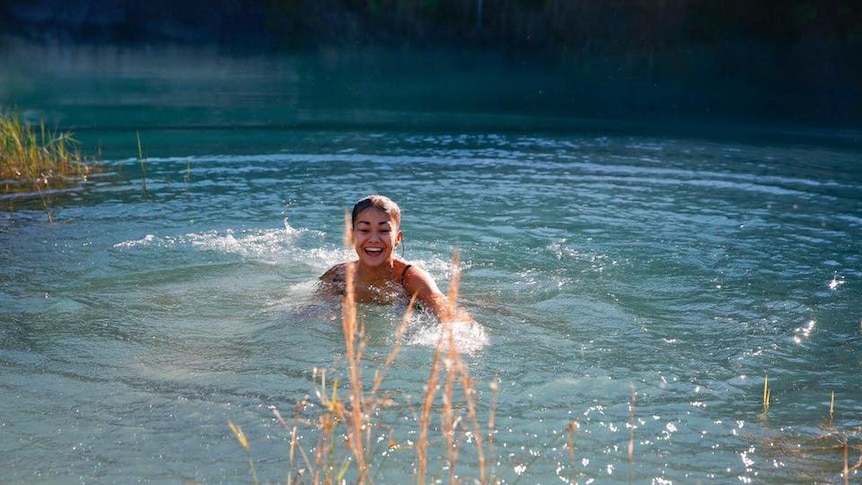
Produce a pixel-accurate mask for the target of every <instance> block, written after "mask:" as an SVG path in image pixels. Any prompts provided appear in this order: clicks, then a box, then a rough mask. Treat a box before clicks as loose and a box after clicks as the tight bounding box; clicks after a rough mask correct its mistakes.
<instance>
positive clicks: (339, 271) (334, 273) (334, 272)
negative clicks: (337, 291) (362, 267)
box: [320, 262, 348, 283]
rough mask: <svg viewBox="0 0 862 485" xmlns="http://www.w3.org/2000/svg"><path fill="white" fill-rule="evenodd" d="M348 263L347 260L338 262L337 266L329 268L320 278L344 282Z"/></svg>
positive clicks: (326, 280) (332, 281) (324, 280)
mask: <svg viewBox="0 0 862 485" xmlns="http://www.w3.org/2000/svg"><path fill="white" fill-rule="evenodd" d="M347 264H348V263H346V262H344V263H338V264H336V265H335V266H333V267H331V268H329V269H328V270H326V272H325V273H323V274H322V275H321V276H320V280H321V281H323V282H324V283H343V282H344V278H345V276H344V275H345V273H346V268H347Z"/></svg>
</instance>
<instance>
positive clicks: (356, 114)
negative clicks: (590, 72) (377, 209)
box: [0, 50, 862, 484]
mask: <svg viewBox="0 0 862 485" xmlns="http://www.w3.org/2000/svg"><path fill="white" fill-rule="evenodd" d="M39 56H41V57H39ZM333 56H335V54H334V53H330V54H329V57H326V56H324V57H320V58H305V57H288V58H276V59H273V58H266V57H261V58H251V59H242V58H229V57H221V56H217V55H214V54H212V53H208V54H206V55H192V56H189V55H188V54H187V53H183V52H161V51H154V52H145V53H143V54H141V53H138V54H137V55H131V54H129V53H124V52H123V51H95V52H94V51H89V50H82V51H72V52H64V51H38V52H35V53H34V52H26V53H24V54H18V55H16V54H14V53H12V54H10V53H7V54H6V57H5V61H4V62H5V65H4V69H3V70H2V74H0V96H2V98H0V99H2V101H0V102H2V104H3V105H5V106H9V105H15V106H17V107H18V108H19V109H20V110H21V111H22V113H23V115H24V116H26V117H30V118H35V119H38V118H47V119H50V120H55V122H57V123H59V124H61V125H62V126H71V127H73V128H74V130H75V132H76V134H77V137H78V138H79V139H80V140H81V141H82V143H83V144H84V146H85V147H95V146H98V147H100V149H101V151H102V159H103V161H104V166H105V168H106V172H105V173H104V174H102V175H100V176H96V177H93V178H92V179H91V180H90V182H89V183H88V184H87V185H86V186H85V187H84V189H83V190H82V191H80V192H72V193H69V194H66V195H58V196H56V198H55V200H54V215H55V217H56V219H57V222H56V223H54V224H49V223H47V222H46V216H45V214H44V212H42V211H41V210H40V209H39V207H38V206H35V205H34V206H28V205H26V204H25V203H24V202H21V201H19V200H17V199H15V200H12V199H4V200H3V201H2V202H3V204H4V205H5V206H6V207H8V206H9V205H13V206H14V207H15V209H16V210H15V211H14V212H6V211H4V212H3V213H2V214H0V264H2V266H0V267H2V271H0V322H2V325H0V342H2V345H0V388H2V394H3V398H2V401H0V470H2V472H0V475H2V480H3V481H4V482H5V483H45V484H51V483H63V484H66V483H88V484H89V483H130V482H140V483H166V484H167V483H190V482H194V483H208V484H214V483H249V482H251V477H250V473H249V469H248V461H247V456H246V454H245V452H244V451H243V450H242V448H241V447H240V446H239V444H238V443H237V442H236V440H235V439H234V437H233V436H232V434H231V432H230V430H229V428H228V426H227V422H228V420H231V421H233V422H235V423H237V424H239V425H240V426H241V427H242V428H243V429H244V431H245V432H246V434H247V435H248V437H249V441H250V444H251V453H250V454H251V456H252V458H253V459H254V462H255V465H256V470H257V473H258V476H259V478H260V479H261V481H262V482H266V483H284V482H285V481H286V475H287V472H288V462H287V456H288V454H289V443H290V439H289V435H288V433H287V432H286V431H285V430H284V429H283V428H282V427H281V425H280V424H278V423H277V422H276V420H275V419H274V416H273V414H272V413H271V411H270V406H275V407H276V408H278V409H279V410H281V412H282V413H283V414H284V415H285V416H292V414H293V408H294V406H295V404H296V403H297V402H298V401H299V400H301V399H303V398H304V397H306V396H311V397H309V399H310V401H312V402H316V398H314V397H313V396H314V394H313V391H314V382H313V369H314V368H322V369H329V370H330V372H332V373H334V374H336V375H337V373H338V372H339V369H341V368H343V367H342V364H343V360H342V358H343V353H344V350H343V342H342V340H341V336H340V329H339V326H338V324H337V323H333V319H334V318H335V317H336V315H337V309H336V308H334V307H333V306H331V305H327V304H326V303H323V302H319V301H317V300H315V298H314V297H313V288H314V280H315V278H316V277H317V276H319V275H320V274H321V273H322V272H323V271H324V270H325V269H326V268H327V267H328V266H329V265H331V264H333V263H335V262H337V261H339V260H340V259H341V258H342V255H343V250H342V249H341V238H342V224H343V214H344V210H345V209H347V208H349V206H350V204H351V203H352V202H353V201H354V200H356V199H358V198H359V197H361V196H363V195H366V194H368V193H373V192H380V193H384V194H387V195H389V196H391V197H392V198H393V199H395V200H396V201H398V202H399V203H400V204H401V206H402V209H403V210H404V221H403V230H404V233H405V237H404V241H405V245H404V246H405V248H406V249H405V250H404V257H405V258H407V259H409V260H411V261H414V262H416V263H418V264H420V265H421V266H423V267H425V268H426V269H428V270H429V271H430V272H431V273H432V275H434V276H435V277H436V278H437V280H438V282H439V283H440V284H441V286H443V287H444V288H445V287H447V286H448V283H447V282H448V279H449V277H450V276H451V269H450V264H449V262H450V256H451V254H452V252H453V250H454V249H455V248H457V250H458V252H459V254H460V257H461V260H462V263H461V267H462V269H463V274H462V278H463V279H462V284H461V294H460V300H461V303H462V304H463V306H465V307H466V308H467V309H468V310H469V311H470V312H471V313H472V314H473V315H474V316H475V318H476V319H477V320H478V321H479V322H480V323H481V324H482V331H475V330H474V331H469V330H468V329H463V328H462V329H461V330H462V333H460V334H459V337H458V338H459V344H460V345H462V347H463V349H464V350H465V351H466V352H468V353H467V354H465V359H466V361H467V362H468V364H469V371H470V374H471V376H472V377H473V378H474V380H475V381H476V383H477V388H478V389H479V394H478V396H477V397H478V399H479V401H480V403H481V404H480V408H479V413H480V418H481V419H482V421H483V423H486V422H487V420H488V418H489V415H490V411H491V401H492V397H493V392H492V391H491V388H490V384H491V383H492V382H497V383H498V384H499V393H498V396H497V398H496V404H495V406H494V408H493V411H494V416H495V419H496V423H495V429H496V434H495V436H494V447H493V452H492V456H493V458H492V459H491V461H490V465H489V468H490V470H491V473H492V474H493V475H494V476H495V477H498V478H499V480H500V481H501V482H503V483H555V482H565V481H566V480H571V481H572V482H577V483H654V484H668V483H776V484H778V483H842V481H843V479H842V477H841V475H840V474H841V469H842V467H843V452H842V451H841V450H840V449H839V448H836V447H835V446H836V445H838V444H839V443H840V441H841V440H842V439H843V438H844V437H849V439H850V444H851V445H853V446H855V447H856V448H851V449H850V454H849V455H850V456H849V460H850V465H851V466H852V465H853V463H855V460H858V459H859V454H860V451H859V449H858V446H859V442H860V436H859V427H860V426H862V420H860V415H862V414H860V411H862V388H860V385H859V379H858V376H859V372H860V370H862V369H860V366H862V339H861V338H860V332H862V328H860V326H862V247H860V241H862V196H860V195H859V194H860V193H862V191H860V190H861V189H862V161H860V150H859V149H858V135H857V134H855V133H853V132H847V131H845V132H839V131H828V130H826V131H823V130H821V131H815V130H811V129H806V128H798V127H797V128H792V129H789V128H788V127H786V126H778V125H770V126H766V127H761V129H760V130H759V131H757V130H754V131H753V130H752V129H751V126H750V125H749V126H742V127H741V128H740V129H738V130H736V131H734V130H733V129H732V127H728V126H727V125H722V127H717V126H713V127H712V129H709V130H705V131H702V132H696V131H695V130H691V129H683V128H684V127H681V126H675V127H668V126H667V125H665V128H667V129H666V131H665V132H662V129H659V128H657V127H654V126H650V125H641V124H632V123H631V122H630V121H626V122H624V121H619V120H617V121H614V120H605V121H602V122H597V123H595V124H592V123H590V122H588V121H587V120H584V119H581V120H574V121H572V120H568V121H565V120H562V121H561V118H560V117H559V113H556V112H555V108H554V105H555V103H553V102H551V103H548V105H544V106H539V107H537V106H536V105H535V104H531V103H530V102H529V101H530V99H531V98H530V96H531V95H529V94H525V95H523V96H521V97H518V96H517V93H518V90H517V89H516V87H517V86H519V85H523V84H521V82H522V81H523V83H526V84H527V85H529V83H530V82H534V83H535V82H538V81H536V80H537V79H540V77H537V76H538V75H536V74H522V75H523V76H524V78H522V79H519V78H516V77H509V78H507V80H508V81H507V82H509V81H510V82H511V84H506V86H505V87H500V86H497V87H496V88H495V89H494V90H492V91H491V92H490V93H487V94H482V93H483V91H482V90H481V89H480V88H479V86H481V85H482V84H483V83H484V82H485V81H489V80H488V79H485V80H483V78H482V77H481V76H480V75H479V74H476V73H475V72H473V71H470V73H468V74H466V75H465V77H464V79H463V80H464V84H465V85H464V86H460V87H459V86H457V85H454V86H453V85H452V84H453V83H454V81H450V83H449V85H447V86H442V87H440V89H441V90H442V91H440V92H441V93H444V94H445V93H449V94H451V95H452V96H442V94H441V97H440V99H436V98H434V95H433V92H434V91H433V89H432V88H433V86H434V85H435V83H437V84H439V82H440V80H447V79H452V78H457V74H456V72H457V70H455V69H454V68H455V67H458V65H457V63H456V65H455V66H454V67H453V66H448V68H449V69H450V70H448V71H444V72H439V73H437V74H436V77H435V78H433V79H426V77H425V76H424V74H426V73H427V71H428V68H427V67H414V68H413V70H409V69H408V70H405V71H404V72H397V69H395V68H393V67H392V66H390V65H389V64H387V63H386V62H384V61H372V60H370V59H371V57H369V58H362V57H360V58H359V60H353V59H346V58H337V57H333ZM34 58H38V59H40V60H41V61H40V62H24V59H28V60H32V59H34ZM375 62H378V63H377V64H376V63H375ZM411 65H412V64H411ZM419 65H420V66H422V63H421V62H420V63H419ZM494 66H497V67H494ZM371 67H374V69H372V68H371ZM438 67H439V66H438ZM378 68H379V69H378ZM495 69H501V68H500V67H499V65H498V64H492V65H491V66H490V67H489V68H488V70H489V72H490V74H489V76H490V77H491V78H493V77H499V76H498V74H499V72H497V71H495ZM511 76H515V75H514V74H511ZM541 79H545V78H541ZM548 79H549V78H548ZM420 80H424V81H422V82H419V81H420ZM513 86H514V87H513ZM507 90H508V91H507ZM503 91H506V92H510V93H513V94H512V97H511V98H508V99H509V100H508V102H507V103H505V104H503V105H501V106H500V107H498V108H494V107H493V99H494V98H495V97H497V96H499V93H500V92H503ZM521 94H523V93H521ZM459 95H460V96H461V97H460V98H459V97H458V96H459ZM483 96H485V97H483ZM517 106H521V107H523V110H521V111H519V110H517V109H514V108H513V107H517ZM495 109H496V110H495ZM531 127H534V128H531ZM136 132H137V133H139V134H140V135H141V139H142V145H143V149H144V152H145V156H146V157H147V160H146V179H144V177H143V174H142V172H141V164H140V163H139V162H138V160H137V159H136V158H137V155H136V152H137V146H136V141H135V140H136ZM662 133H664V134H662ZM697 133H699V135H698V134H697ZM853 140H857V141H853ZM144 182H145V183H144ZM401 310H402V308H364V309H362V312H361V315H362V318H363V319H364V321H365V322H366V325H367V327H368V333H369V342H368V349H367V356H366V360H367V361H368V363H369V368H371V367H374V366H376V365H380V364H381V363H382V362H383V360H384V358H385V356H386V355H387V353H388V351H389V349H390V347H391V345H392V343H393V341H394V337H393V335H394V329H395V328H396V327H397V325H398V322H399V321H400V311H401ZM436 335H439V328H437V326H436V325H435V323H434V322H433V321H431V320H430V319H428V318H423V317H418V318H414V320H413V321H411V322H410V324H409V326H408V329H407V334H406V336H405V339H406V340H405V345H404V346H403V347H402V349H401V353H400V354H399V357H398V359H397V360H396V361H395V363H394V364H393V365H392V368H391V369H390V370H389V374H388V375H387V379H386V381H385V382H386V383H385V384H384V391H385V394H386V395H387V396H389V397H390V398H391V399H392V400H393V402H394V406H393V407H392V408H390V409H388V410H386V411H384V412H383V414H382V415H381V417H380V420H381V421H382V422H383V423H384V424H386V425H388V426H389V428H387V427H381V428H380V429H379V430H374V433H375V437H377V436H380V437H388V436H390V435H391V436H393V437H394V438H395V439H396V440H398V441H399V442H402V443H404V442H406V441H407V440H410V439H412V440H415V439H416V430H417V427H416V425H415V412H416V409H417V408H416V406H418V404H417V403H418V402H419V400H420V398H421V395H422V392H423V387H422V386H423V384H424V383H425V381H426V379H427V377H428V369H429V367H428V365H429V363H430V360H431V355H432V349H433V344H434V342H435V337H436ZM766 375H768V376H769V382H770V388H771V407H770V409H769V411H768V413H767V414H766V415H765V416H761V415H760V414H761V411H762V393H763V384H764V377H765V376H766ZM832 393H834V399H835V401H834V416H833V418H832V425H831V427H830V426H824V422H826V421H827V420H828V418H829V408H830V398H831V395H832ZM411 406H412V407H411ZM315 409H316V408H315ZM311 411H314V409H312V410H311ZM572 422H576V423H577V430H576V431H575V432H574V434H572V435H570V433H569V432H568V431H567V426H569V425H570V423H572ZM632 425H633V426H632ZM570 437H572V438H573V442H574V449H573V450H572V451H573V453H572V454H570V450H569V449H568V448H567V447H566V444H567V441H568V440H569V439H570ZM315 439H316V438H315V435H314V429H313V427H308V428H306V429H305V430H304V431H303V434H302V440H303V441H301V442H302V443H304V444H305V445H306V446H307V447H309V449H310V448H311V447H312V446H313V444H314V443H315ZM380 439H384V438H380ZM462 439H463V436H462ZM630 442H631V443H633V453H632V455H631V458H630V457H629V454H628V446H629V444H630ZM779 445H780V446H779ZM471 450H472V448H471V447H470V445H469V444H468V445H465V448H464V451H463V452H462V455H461V458H460V460H459V464H458V466H459V468H458V469H459V471H460V473H461V474H463V475H465V476H467V477H473V476H477V474H476V473H475V455H474V452H473V451H471ZM441 456H442V455H441ZM414 460H415V453H414V451H412V450H406V451H405V450H402V451H393V452H388V453H386V452H385V446H383V445H380V446H379V447H378V448H376V449H375V456H374V458H373V463H375V466H374V469H375V470H376V471H375V473H376V475H375V482H376V483H403V482H405V481H407V482H411V481H413V480H414V479H412V478H410V479H408V478H405V477H410V476H411V467H412V466H413V463H414ZM430 468H431V470H432V476H435V477H440V478H442V479H444V480H445V479H446V476H447V473H448V472H446V471H445V470H443V469H442V464H441V463H440V462H439V461H438V460H436V458H434V459H432V464H431V467H430ZM852 474H853V475H852V477H850V479H849V480H850V482H854V481H857V480H858V477H859V471H858V470H855V471H853V472H852Z"/></svg>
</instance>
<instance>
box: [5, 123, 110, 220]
mask: <svg viewBox="0 0 862 485" xmlns="http://www.w3.org/2000/svg"><path fill="white" fill-rule="evenodd" d="M79 145H80V144H79V142H78V141H77V140H75V139H74V138H73V137H72V134H71V133H70V132H58V131H50V130H48V129H47V128H46V127H45V123H44V121H42V122H40V123H39V126H38V129H37V128H36V127H34V126H33V125H30V124H27V123H25V122H23V121H22V120H21V117H20V116H19V115H18V114H17V113H8V112H7V113H0V187H2V190H0V192H2V193H4V194H16V195H18V196H20V197H23V198H28V197H35V198H38V199H39V201H40V203H41V206H42V209H43V210H44V211H45V213H46V215H47V217H48V220H49V221H50V222H53V221H54V216H53V211H52V193H54V192H55V191H62V190H64V189H68V188H70V187H73V186H75V185H77V184H78V183H79V182H81V181H86V180H87V177H88V176H89V174H90V172H91V170H92V168H93V166H92V164H90V163H86V162H85V160H84V158H83V157H82V155H81V152H80V149H79Z"/></svg>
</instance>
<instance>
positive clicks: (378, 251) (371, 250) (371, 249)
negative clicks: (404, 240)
mask: <svg viewBox="0 0 862 485" xmlns="http://www.w3.org/2000/svg"><path fill="white" fill-rule="evenodd" d="M365 252H366V253H382V252H383V250H382V249H380V248H366V249H365Z"/></svg>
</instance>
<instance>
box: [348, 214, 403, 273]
mask: <svg viewBox="0 0 862 485" xmlns="http://www.w3.org/2000/svg"><path fill="white" fill-rule="evenodd" d="M400 243H401V232H400V231H399V230H398V222H397V221H395V220H393V218H392V216H391V215H389V214H387V213H386V212H384V211H382V210H380V209H377V208H376V207H369V208H367V209H365V210H363V211H362V212H360V213H359V215H358V216H357V217H356V220H355V221H354V223H353V248H354V249H355V250H356V254H358V255H359V263H360V264H362V265H366V266H371V267H378V266H382V265H387V266H391V264H392V255H393V254H394V252H395V248H396V247H398V244H400Z"/></svg>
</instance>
